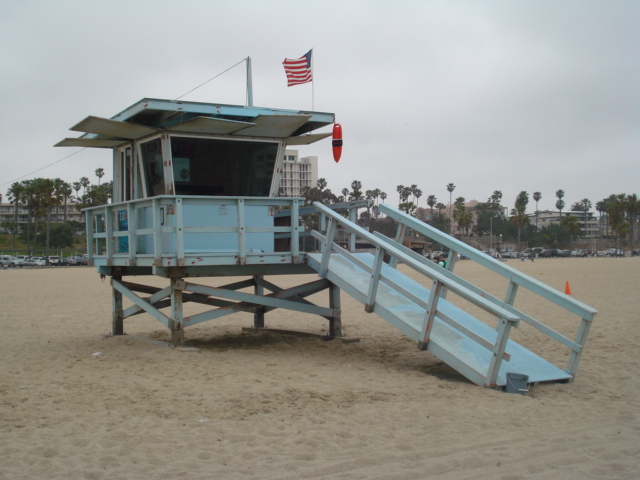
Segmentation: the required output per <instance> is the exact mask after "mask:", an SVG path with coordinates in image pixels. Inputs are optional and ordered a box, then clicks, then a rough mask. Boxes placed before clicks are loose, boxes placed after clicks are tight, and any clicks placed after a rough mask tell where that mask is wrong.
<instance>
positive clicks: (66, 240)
mask: <svg viewBox="0 0 640 480" xmlns="http://www.w3.org/2000/svg"><path fill="white" fill-rule="evenodd" d="M95 175H96V177H97V178H98V183H97V184H91V181H90V180H89V178H87V177H81V178H80V179H79V180H78V181H77V182H71V183H69V182H65V181H64V180H62V179H60V178H34V179H31V180H23V181H21V182H14V183H12V184H11V186H10V187H9V189H8V190H7V201H8V202H9V203H12V204H13V205H14V213H13V222H3V224H2V227H3V228H4V229H5V230H7V231H9V232H10V233H11V234H12V235H13V246H14V248H15V246H16V236H17V234H18V230H19V223H18V210H19V207H20V206H23V207H26V209H27V223H26V225H25V227H24V228H22V235H23V237H24V240H25V242H26V244H27V250H28V251H29V252H31V251H32V250H33V249H34V248H35V246H36V242H37V243H41V244H42V245H43V246H44V247H45V252H46V256H47V257H48V256H49V248H50V247H53V248H65V247H70V246H72V241H73V230H74V227H75V229H76V230H77V229H78V227H79V226H80V225H72V224H71V223H70V222H69V221H68V219H67V210H68V209H67V205H68V204H69V203H70V202H72V203H73V204H75V207H76V208H77V209H78V210H82V209H83V208H87V207H92V206H97V205H104V204H106V203H108V202H109V201H110V200H111V192H112V182H106V183H102V184H101V182H100V181H101V179H102V177H103V176H104V169H102V168H98V169H96V171H95ZM81 190H82V194H81V193H80V191H81ZM74 192H75V195H74ZM0 202H2V195H1V194H0ZM61 205H64V213H63V215H64V217H63V223H62V224H59V223H56V224H55V225H54V226H52V221H51V216H52V214H53V212H54V211H55V209H56V208H57V207H58V206H61ZM42 228H44V231H42ZM52 229H53V230H52ZM52 233H53V242H52Z"/></svg>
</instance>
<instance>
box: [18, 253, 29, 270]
mask: <svg viewBox="0 0 640 480" xmlns="http://www.w3.org/2000/svg"><path fill="white" fill-rule="evenodd" d="M15 258H16V259H17V260H18V263H16V265H17V266H18V267H22V266H23V265H24V262H26V261H27V260H29V255H18V256H16V257H15Z"/></svg>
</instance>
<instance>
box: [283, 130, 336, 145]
mask: <svg viewBox="0 0 640 480" xmlns="http://www.w3.org/2000/svg"><path fill="white" fill-rule="evenodd" d="M331 135H332V134H331V132H329V133H313V134H311V135H300V136H299V137H289V138H287V145H310V144H312V143H314V142H317V141H318V140H322V139H323V138H327V137H330V136H331Z"/></svg>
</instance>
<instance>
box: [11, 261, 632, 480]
mask: <svg viewBox="0 0 640 480" xmlns="http://www.w3.org/2000/svg"><path fill="white" fill-rule="evenodd" d="M509 265H512V266H514V267H516V268H518V269H519V270H521V271H523V272H525V273H528V274H530V275H533V276H535V277H536V278H538V279H540V280H541V281H543V282H545V283H547V284H549V285H551V286H553V287H554V288H557V289H559V290H561V291H564V287H565V282H566V281H569V282H570V286H571V289H572V294H573V296H574V297H575V298H576V299H578V300H580V301H583V302H584V303H586V304H588V305H590V306H592V307H594V308H596V309H597V310H599V314H598V316H597V317H596V320H595V322H594V324H593V327H592V329H591V333H590V337H589V340H588V343H587V346H586V350H585V353H584V355H583V357H582V361H581V364H580V368H579V370H578V375H577V377H576V379H575V381H574V382H573V383H570V384H544V385H536V386H533V387H532V388H531V389H530V390H529V392H528V393H527V394H526V395H525V396H521V395H514V394H506V393H503V392H500V391H496V390H492V389H485V388H482V387H478V386H475V385H473V384H471V383H470V382H468V381H467V380H465V379H464V378H463V377H461V376H460V375H458V374H457V373H456V372H455V371H453V370H452V369H451V368H449V367H448V366H447V365H444V364H443V363H442V362H440V361H439V360H438V359H437V358H435V357H434V356H433V355H431V354H430V353H428V352H419V351H418V350H417V347H416V345H415V344H414V343H413V342H412V341H410V340H409V339H407V338H406V337H404V336H403V335H402V334H401V333H400V332H399V331H397V330H396V329H394V328H393V327H391V326H390V325H388V324H387V323H386V322H384V321H383V320H381V319H379V318H377V317H375V316H374V315H369V314H366V313H365V312H364V310H363V307H362V306H361V305H360V304H358V303H356V302H355V301H353V300H352V299H350V298H349V297H348V296H347V295H343V298H342V303H343V305H342V307H343V322H344V331H345V333H346V334H347V335H349V336H351V337H357V338H360V339H361V341H360V342H358V343H345V342H341V341H333V342H324V341H321V340H318V339H315V338H304V337H294V336H288V335H280V334H274V333H260V334H250V333H246V332H245V333H243V331H242V327H243V326H250V325H251V323H252V316H251V315H248V314H237V315H233V316H229V317H225V318H223V319H221V320H219V321H215V322H207V323H203V324H200V325H197V326H194V327H191V328H188V329H187V330H186V331H185V335H186V340H187V341H186V347H188V348H183V349H174V348H171V347H167V346H165V345H164V344H163V343H161V342H157V341H156V342H155V343H154V342H153V341H151V340H161V341H165V340H167V339H168V338H169V335H168V332H167V331H166V329H164V327H163V326H162V325H161V324H160V323H158V322H157V321H156V320H153V319H152V318H151V317H149V316H148V315H139V316H136V317H134V318H133V319H130V320H126V321H125V331H126V332H127V333H128V334H129V335H128V336H121V337H112V336H109V335H108V334H109V332H110V329H111V317H110V315H111V300H110V286H109V284H108V283H101V282H100V280H99V278H98V275H97V274H96V273H95V270H94V269H93V268H90V267H86V268H85V267H68V268H65V267H62V268H41V269H10V270H2V271H0V305H1V307H2V308H1V311H2V317H1V318H2V320H1V324H2V335H1V336H0V359H1V362H0V422H1V423H0V478H7V479H9V478H10V479H112V478H118V479H141V478H152V479H165V478H166V479H169V478H171V479H175V478H189V479H210V478H224V479H227V478H229V479H236V478H237V479H241V478H242V479H246V478H260V479H300V478H323V479H414V478H415V479H418V478H435V479H479V478H482V479H494V478H495V479H504V480H511V479H513V480H516V479H545V480H549V479H555V478H563V479H637V478H640V421H639V418H638V417H639V415H640V402H639V392H640V389H639V386H640V385H639V384H640V382H639V381H638V373H639V372H640V369H639V368H638V366H639V364H640V355H639V354H638V353H639V350H638V344H639V341H638V340H639V334H638V331H639V329H638V321H639V317H640V315H639V314H640V295H639V294H638V287H639V286H640V258H624V259H612V258H586V259H582V258H575V259H574V258H566V259H565V258H561V259H540V260H537V261H536V262H534V263H532V262H519V261H515V260H511V261H510V262H509ZM400 268H401V269H402V268H404V267H403V266H400ZM456 269H457V270H456V271H457V272H459V273H461V274H462V275H463V276H465V277H466V278H470V279H473V280H475V281H478V282H479V283H481V284H483V285H484V286H485V287H486V288H488V289H489V290H495V291H496V292H497V293H499V294H500V295H501V296H502V295H504V284H503V283H501V282H500V281H498V280H496V279H492V278H488V277H487V276H486V275H484V274H483V272H482V269H481V268H480V267H478V266H477V265H475V264H472V263H471V262H470V261H463V262H460V263H459V264H458V265H457V267H456ZM271 278H273V277H271ZM152 280H153V282H154V283H156V284H158V285H161V284H162V285H164V283H162V282H161V280H160V279H155V278H154V279H152ZM303 280H304V278H303V277H281V278H278V279H274V281H275V282H276V283H278V284H281V285H283V286H286V285H294V284H296V283H301V281H303ZM308 280H311V278H309V279H308ZM208 281H209V283H210V284H216V281H218V282H219V280H213V279H209V280H208ZM203 283H206V282H204V281H203ZM217 284H221V283H217ZM500 292H502V293H500ZM522 299H523V300H522V302H523V303H522V305H523V308H524V307H527V308H529V309H530V310H532V311H536V314H537V315H538V316H542V317H544V318H545V321H546V322H547V323H548V324H549V325H551V326H552V327H554V328H557V329H558V330H561V331H563V330H565V329H566V330H569V331H575V328H577V320H576V319H575V317H573V316H568V315H566V314H564V313H563V312H558V311H555V310H553V309H548V311H547V310H545V309H546V308H547V307H544V306H541V305H540V302H539V301H536V300H535V299H532V298H529V297H527V296H526V295H523V296H522ZM321 300H322V301H323V302H325V300H326V299H325V298H324V297H322V298H321ZM324 304H326V302H325V303H324ZM190 308H191V307H190ZM267 324H268V325H269V326H273V327H282V328H296V327H297V328H301V329H306V330H313V329H315V330H317V331H320V330H322V329H325V330H326V321H324V320H323V319H320V318H317V317H311V316H307V315H302V314H298V313H294V312H284V311H276V312H272V313H271V314H268V315H267ZM574 327H575V328H574ZM526 329H527V330H529V332H531V329H530V328H529V327H526ZM515 335H516V336H519V338H521V339H524V340H527V341H529V342H530V343H531V347H532V348H535V349H536V350H537V351H539V352H542V353H544V354H545V355H550V356H552V357H554V358H558V359H560V361H561V362H566V352H565V349H563V348H560V347H559V346H558V344H557V343H555V342H552V341H550V340H548V339H546V338H543V337H539V336H537V335H536V334H535V332H533V333H528V332H527V331H525V327H524V326H523V327H521V328H520V329H519V330H518V331H516V332H515ZM561 366H562V367H563V368H564V366H565V364H564V363H563V364H562V365H561Z"/></svg>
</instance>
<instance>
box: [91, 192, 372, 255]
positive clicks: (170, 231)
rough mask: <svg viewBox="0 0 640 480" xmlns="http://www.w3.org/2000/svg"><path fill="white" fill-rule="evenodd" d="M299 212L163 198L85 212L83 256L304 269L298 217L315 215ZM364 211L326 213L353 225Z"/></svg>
mask: <svg viewBox="0 0 640 480" xmlns="http://www.w3.org/2000/svg"><path fill="white" fill-rule="evenodd" d="M303 205H304V199H303V198H298V197H210V196H206V197H205V196H178V195H163V196H158V197H152V198H147V199H140V200H132V201H128V202H119V203H113V204H107V205H101V206H98V207H91V208H87V209H85V212H86V215H87V223H86V228H87V253H88V257H89V260H90V261H91V262H92V263H93V264H95V265H98V266H109V267H110V266H128V267H134V266H155V267H175V266H178V267H182V266H191V265H247V264H264V263H271V264H282V263H294V264H302V263H305V262H306V259H305V258H304V253H303V252H301V250H300V238H301V237H302V236H304V235H305V232H304V226H302V225H301V223H300V216H301V215H303V214H306V213H317V212H318V210H317V209H316V208H315V207H310V206H308V207H304V206H303ZM365 206H367V202H346V203H341V204H335V205H332V206H331V207H330V208H332V209H334V210H336V211H340V212H343V213H345V212H346V215H348V216H349V218H356V217H357V209H358V208H362V207H365ZM321 223H323V222H322V220H321ZM354 238H355V237H354Z"/></svg>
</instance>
